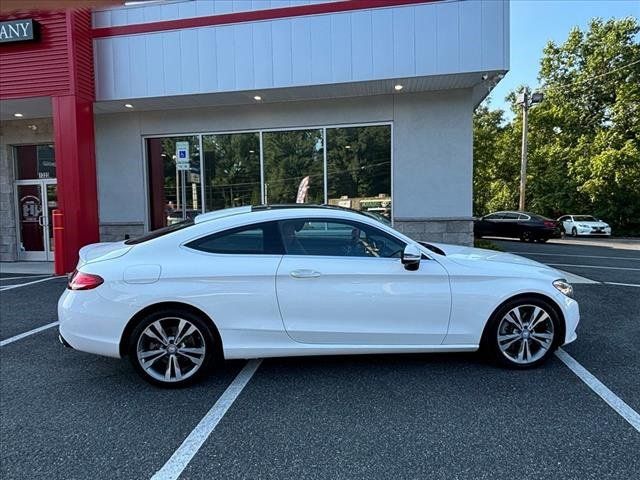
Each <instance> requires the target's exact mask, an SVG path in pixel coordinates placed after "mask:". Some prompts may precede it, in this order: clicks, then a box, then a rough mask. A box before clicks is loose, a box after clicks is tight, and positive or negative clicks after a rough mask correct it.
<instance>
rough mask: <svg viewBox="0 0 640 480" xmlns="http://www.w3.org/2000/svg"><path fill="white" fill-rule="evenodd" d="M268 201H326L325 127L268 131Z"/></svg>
mask: <svg viewBox="0 0 640 480" xmlns="http://www.w3.org/2000/svg"><path fill="white" fill-rule="evenodd" d="M262 141H263V146H264V178H265V186H264V196H265V203H270V204H277V203H324V153H323V142H322V130H321V129H317V130H290V131H284V132H265V133H263V135H262Z"/></svg>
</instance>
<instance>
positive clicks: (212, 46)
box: [94, 0, 509, 100]
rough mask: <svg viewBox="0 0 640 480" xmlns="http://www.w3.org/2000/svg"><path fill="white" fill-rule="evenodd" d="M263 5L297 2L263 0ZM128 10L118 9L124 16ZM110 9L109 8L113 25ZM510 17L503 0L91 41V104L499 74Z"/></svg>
mask: <svg viewBox="0 0 640 480" xmlns="http://www.w3.org/2000/svg"><path fill="white" fill-rule="evenodd" d="M209 3H215V7H213V8H214V10H215V13H223V11H227V10H229V11H238V10H241V9H248V8H255V1H254V0H252V1H246V2H245V1H232V0H229V1H223V2H218V1H216V2H209ZM264 4H268V5H269V6H271V7H273V6H276V5H284V6H289V5H292V4H295V5H301V4H305V3H303V2H296V1H293V0H291V1H289V0H283V1H282V2H276V1H275V0H271V1H267V0H265V2H264ZM211 8H212V7H211V6H209V7H206V3H202V2H200V0H196V1H193V2H188V5H187V4H185V3H184V2H177V3H169V4H163V5H152V6H149V7H144V8H143V9H141V10H137V13H136V15H137V16H140V12H142V13H143V16H144V18H145V20H148V19H149V18H151V17H157V16H158V15H159V16H160V17H167V16H172V15H173V16H177V15H183V14H184V15H187V13H188V12H191V14H192V15H200V14H206V12H211ZM128 10H129V9H121V11H125V12H127V14H128V18H130V17H131V15H130V12H129V11H128ZM116 11H118V10H117V9H116V10H110V11H108V12H109V15H110V17H111V20H114V18H116V17H117V15H116V14H115V13H114V12H116ZM185 12H187V13H185ZM508 13H509V12H508V4H507V3H505V2H501V1H492V0H473V1H471V0H468V1H467V0H465V1H444V2H439V3H427V4H418V5H405V6H399V7H392V8H378V9H369V10H355V11H351V12H341V13H335V14H325V15H311V16H302V17H291V18H283V19H277V20H267V21H260V22H247V23H239V24H235V25H220V26H210V27H200V28H195V29H185V30H182V31H165V32H157V33H148V34H140V35H124V36H115V37H106V38H99V39H97V40H95V47H96V48H95V51H96V91H97V98H98V100H112V99H125V98H144V97H152V96H166V95H176V94H178V95H179V94H193V93H215V92H233V91H243V90H253V89H266V88H286V87H291V86H302V85H321V84H331V83H340V82H354V81H367V80H382V79H395V78H411V77H422V76H430V75H444V74H457V73H468V72H481V71H490V70H507V69H508ZM105 15H106V13H105V12H96V13H95V15H94V22H96V24H98V23H99V24H100V25H102V26H104V25H105V23H106V22H107V20H106V19H105ZM121 16H122V15H120V17H121ZM140 39H144V41H141V40H140ZM143 48H144V49H145V50H144V52H143V51H142V49H143ZM143 78H146V79H147V81H146V82H145V81H142V79H143Z"/></svg>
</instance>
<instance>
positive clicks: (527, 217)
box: [518, 213, 531, 220]
mask: <svg viewBox="0 0 640 480" xmlns="http://www.w3.org/2000/svg"><path fill="white" fill-rule="evenodd" d="M530 218H531V217H529V215H525V214H524V213H521V214H520V215H518V220H529V219H530Z"/></svg>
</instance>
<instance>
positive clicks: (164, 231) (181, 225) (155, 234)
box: [124, 218, 194, 245]
mask: <svg viewBox="0 0 640 480" xmlns="http://www.w3.org/2000/svg"><path fill="white" fill-rule="evenodd" d="M193 223H194V222H193V219H191V218H188V219H187V220H183V221H182V222H178V223H174V224H173V225H169V226H168V227H163V228H159V229H157V230H153V231H151V232H149V233H147V234H146V235H142V236H141V237H136V238H130V239H129V240H125V242H124V243H125V245H137V244H139V243H144V242H148V241H149V240H153V239H154V238H159V237H163V236H165V235H168V234H169V233H173V232H177V231H178V230H183V229H185V228H187V227H190V226H192V225H193Z"/></svg>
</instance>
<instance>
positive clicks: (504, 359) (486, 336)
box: [481, 296, 564, 369]
mask: <svg viewBox="0 0 640 480" xmlns="http://www.w3.org/2000/svg"><path fill="white" fill-rule="evenodd" d="M531 306H533V307H539V308H541V309H542V310H544V312H546V313H547V314H548V316H549V318H550V321H551V322H552V331H553V338H552V339H551V340H550V345H549V347H548V348H547V349H546V350H545V351H544V352H542V355H541V356H540V357H539V358H537V359H535V360H533V361H531V362H529V363H517V362H516V361H513V360H512V359H510V358H509V357H508V356H507V354H505V353H503V351H502V350H501V348H500V345H499V343H498V329H499V328H501V323H502V320H503V318H504V317H505V316H506V315H507V314H508V313H509V312H510V311H511V310H513V309H514V308H517V307H522V308H523V309H529V308H530V307H531ZM541 327H542V325H541ZM563 331H564V330H563V329H562V328H561V320H560V318H559V317H558V313H557V312H556V309H555V308H554V307H553V305H552V304H551V303H550V302H549V301H546V300H543V299H541V298H539V297H535V296H521V297H518V298H515V299H513V300H510V301H507V302H506V303H504V304H503V305H501V306H500V307H498V308H497V309H496V311H495V312H494V313H493V314H492V315H491V318H490V319H489V321H488V322H487V325H486V327H485V331H484V333H483V335H482V342H481V349H482V351H483V352H485V353H486V354H487V355H488V356H489V357H490V358H491V359H492V360H494V361H495V362H496V363H498V364H499V365H503V366H506V367H509V368H514V369H528V368H534V367H537V366H539V365H541V364H542V363H544V362H545V361H547V360H548V358H549V357H550V356H551V355H552V354H553V352H554V351H555V350H556V349H557V348H558V346H559V344H560V343H561V336H562V335H563ZM538 334H539V333H538ZM530 342H531V343H530V345H535V346H536V348H537V346H538V345H539V344H538V343H534V341H533V340H530ZM536 342H537V341H536ZM503 343H504V342H503ZM507 343H508V342H507ZM514 347H515V348H516V349H517V348H518V344H516V345H514ZM542 350H544V349H540V351H542ZM529 351H531V347H529Z"/></svg>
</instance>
